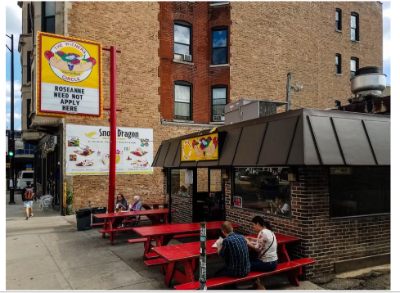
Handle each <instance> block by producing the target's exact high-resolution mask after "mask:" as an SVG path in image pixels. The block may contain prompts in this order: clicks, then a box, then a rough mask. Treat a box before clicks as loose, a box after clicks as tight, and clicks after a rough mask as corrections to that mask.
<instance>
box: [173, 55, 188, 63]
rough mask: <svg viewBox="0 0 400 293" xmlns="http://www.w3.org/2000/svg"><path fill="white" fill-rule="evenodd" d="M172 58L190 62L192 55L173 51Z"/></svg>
mask: <svg viewBox="0 0 400 293" xmlns="http://www.w3.org/2000/svg"><path fill="white" fill-rule="evenodd" d="M174 60H178V61H186V62H192V55H187V54H177V53H175V54H174Z"/></svg>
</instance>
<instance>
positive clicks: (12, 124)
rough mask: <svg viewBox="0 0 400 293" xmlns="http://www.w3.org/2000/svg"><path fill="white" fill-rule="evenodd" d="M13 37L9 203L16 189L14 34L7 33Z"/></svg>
mask: <svg viewBox="0 0 400 293" xmlns="http://www.w3.org/2000/svg"><path fill="white" fill-rule="evenodd" d="M7 37H9V38H10V39H11V49H10V48H8V47H7V49H8V50H9V51H10V52H11V117H10V118H11V121H10V122H11V130H10V135H11V150H10V151H11V152H12V154H13V155H12V156H11V160H10V172H11V186H10V201H9V202H8V203H9V204H15V201H14V191H15V160H14V158H15V136H14V35H13V34H11V35H10V36H9V35H7Z"/></svg>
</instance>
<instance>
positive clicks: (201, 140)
mask: <svg viewBox="0 0 400 293" xmlns="http://www.w3.org/2000/svg"><path fill="white" fill-rule="evenodd" d="M212 160H218V133H212V134H207V135H203V136H198V137H192V138H188V139H183V140H182V141H181V161H182V162H187V161H212Z"/></svg>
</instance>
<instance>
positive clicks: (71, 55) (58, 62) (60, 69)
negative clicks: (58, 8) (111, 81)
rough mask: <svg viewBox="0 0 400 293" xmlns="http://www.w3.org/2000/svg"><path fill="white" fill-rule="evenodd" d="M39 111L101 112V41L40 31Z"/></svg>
mask: <svg viewBox="0 0 400 293" xmlns="http://www.w3.org/2000/svg"><path fill="white" fill-rule="evenodd" d="M37 48H38V49H37V56H38V58H37V62H38V66H37V75H38V79H37V80H38V84H37V87H38V90H37V95H38V99H37V100H38V103H37V113H38V115H44V116H53V115H54V116H65V115H86V116H96V117H99V116H101V110H102V92H101V45H100V44H99V43H96V42H92V41H84V40H81V39H77V38H71V37H64V36H59V35H54V34H48V33H41V32H40V33H39V34H38V47H37Z"/></svg>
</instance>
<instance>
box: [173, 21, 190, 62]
mask: <svg viewBox="0 0 400 293" xmlns="http://www.w3.org/2000/svg"><path fill="white" fill-rule="evenodd" d="M174 53H175V54H181V55H192V27H191V26H190V25H189V24H182V23H175V24H174Z"/></svg>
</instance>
